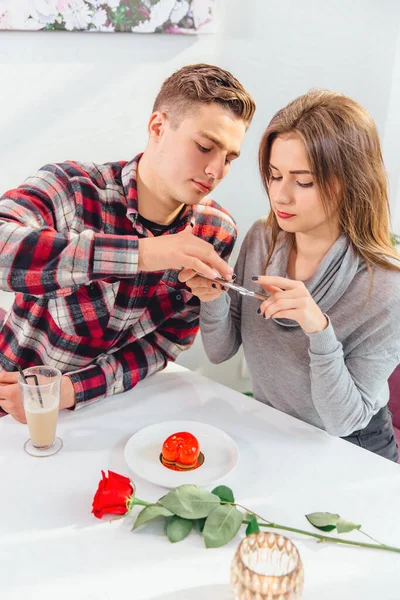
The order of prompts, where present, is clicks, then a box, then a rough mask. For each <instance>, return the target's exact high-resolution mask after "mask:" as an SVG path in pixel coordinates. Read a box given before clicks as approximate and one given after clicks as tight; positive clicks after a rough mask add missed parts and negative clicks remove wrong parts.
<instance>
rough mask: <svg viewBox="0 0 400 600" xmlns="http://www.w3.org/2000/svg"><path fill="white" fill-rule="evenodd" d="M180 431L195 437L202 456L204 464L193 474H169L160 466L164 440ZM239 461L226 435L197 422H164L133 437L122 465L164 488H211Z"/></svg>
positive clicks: (172, 472) (177, 472)
mask: <svg viewBox="0 0 400 600" xmlns="http://www.w3.org/2000/svg"><path fill="white" fill-rule="evenodd" d="M179 431H189V432H190V433H192V434H193V435H195V436H196V437H197V439H198V440H199V444H200V450H201V452H202V453H203V454H204V463H203V464H202V465H201V467H198V468H197V469H194V470H193V471H186V472H185V471H172V470H171V469H168V468H167V467H164V465H162V464H161V462H160V453H161V448H162V445H163V442H164V440H165V439H166V438H167V437H168V436H169V435H171V434H172V433H178V432H179ZM238 457H239V450H238V447H237V446H236V444H235V442H234V441H233V439H232V438H231V437H230V436H229V435H228V434H227V433H225V432H224V431H221V430H220V429H217V427H213V426H212V425H206V424H205V423H199V422H198V421H164V422H163V423H156V424H155V425H150V426H149V427H145V428H144V429H140V430H139V431H137V432H136V433H134V434H133V436H132V437H131V438H129V440H128V442H127V444H126V446H125V461H126V463H127V465H128V467H129V468H130V469H131V470H132V471H133V473H135V474H136V475H138V476H139V477H142V478H143V479H146V480H147V481H150V482H151V483H155V484H157V485H162V486H163V487H166V488H174V487H176V486H178V485H182V484H184V483H192V484H195V485H204V486H205V485H211V484H213V483H215V482H216V481H218V480H219V479H221V478H222V477H225V476H226V475H228V473H230V472H231V471H232V470H233V469H234V467H235V465H236V463H237V460H238Z"/></svg>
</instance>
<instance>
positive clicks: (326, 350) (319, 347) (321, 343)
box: [306, 315, 342, 355]
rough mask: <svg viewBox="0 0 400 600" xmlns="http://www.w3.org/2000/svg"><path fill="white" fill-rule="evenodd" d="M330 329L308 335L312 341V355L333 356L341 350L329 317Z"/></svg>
mask: <svg viewBox="0 0 400 600" xmlns="http://www.w3.org/2000/svg"><path fill="white" fill-rule="evenodd" d="M325 317H326V318H327V319H328V327H326V329H323V330H322V331H317V332H316V333H307V334H306V335H307V336H308V339H309V340H310V349H309V350H310V354H315V355H325V354H332V353H333V352H336V351H337V350H339V349H340V348H341V346H342V345H341V343H340V342H339V341H338V339H337V337H336V334H335V331H334V329H333V326H332V323H331V320H330V318H329V317H328V315H325Z"/></svg>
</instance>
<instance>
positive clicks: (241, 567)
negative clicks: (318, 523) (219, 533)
mask: <svg viewBox="0 0 400 600" xmlns="http://www.w3.org/2000/svg"><path fill="white" fill-rule="evenodd" d="M303 587H304V569H303V563H302V562H301V558H300V554H299V552H298V550H297V548H296V546H295V545H294V544H293V542H291V541H290V540H289V539H288V538H286V537H284V536H283V535H280V534H278V533H271V532H260V533H252V534H251V535H248V536H247V537H246V538H244V540H242V541H241V543H240V544H239V547H238V549H237V550H236V554H235V556H234V558H233V561H232V567H231V591H232V594H233V597H234V598H235V600H300V599H301V597H302V593H303Z"/></svg>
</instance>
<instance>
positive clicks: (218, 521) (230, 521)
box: [203, 504, 243, 548]
mask: <svg viewBox="0 0 400 600" xmlns="http://www.w3.org/2000/svg"><path fill="white" fill-rule="evenodd" d="M242 520H243V514H242V513H241V512H240V510H238V509H237V508H236V506H231V505H229V504H220V505H219V506H217V508H214V510H213V511H212V512H211V513H210V514H209V516H208V517H207V520H206V524H205V526H204V529H203V537H204V542H205V544H206V547H207V548H219V547H220V546H224V545H225V544H227V543H228V542H230V541H231V540H232V539H233V538H234V537H235V535H236V534H237V532H238V531H239V529H240V526H241V524H242Z"/></svg>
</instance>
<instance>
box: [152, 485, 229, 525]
mask: <svg viewBox="0 0 400 600" xmlns="http://www.w3.org/2000/svg"><path fill="white" fill-rule="evenodd" d="M219 502H220V499H219V498H218V496H215V495H214V494H212V493H211V492H208V491H207V490H203V489H202V488H200V487H198V486H197V485H189V484H187V485H180V486H179V487H177V488H175V489H173V490H171V491H170V492H168V494H166V495H165V496H164V497H163V498H160V499H159V501H158V504H160V505H161V506H164V508H167V509H168V510H170V511H171V512H172V513H174V514H175V515H178V517H182V518H183V519H201V517H208V515H209V514H210V512H211V511H212V510H213V509H214V508H215V507H216V506H217V505H218V504H219Z"/></svg>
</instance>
